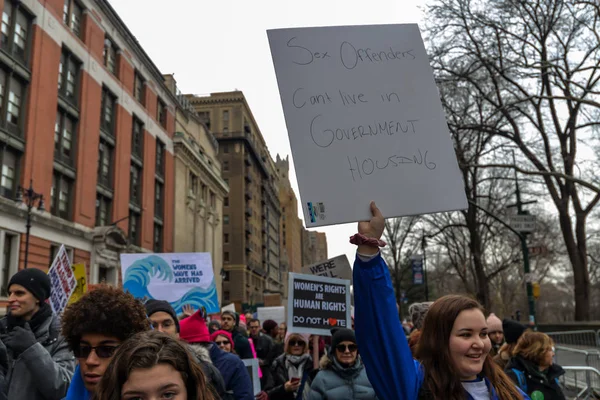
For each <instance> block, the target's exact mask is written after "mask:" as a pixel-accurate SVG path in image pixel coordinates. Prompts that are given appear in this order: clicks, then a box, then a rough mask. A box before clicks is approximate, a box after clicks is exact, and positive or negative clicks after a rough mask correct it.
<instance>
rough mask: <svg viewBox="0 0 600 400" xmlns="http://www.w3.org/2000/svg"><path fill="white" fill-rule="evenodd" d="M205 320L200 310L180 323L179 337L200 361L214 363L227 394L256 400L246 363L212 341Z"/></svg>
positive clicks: (202, 311) (245, 399)
mask: <svg viewBox="0 0 600 400" xmlns="http://www.w3.org/2000/svg"><path fill="white" fill-rule="evenodd" d="M205 318H206V315H205V313H204V310H198V311H196V312H195V313H194V314H192V316H191V317H188V318H185V319H182V320H181V321H179V325H180V331H179V337H180V338H181V340H184V341H186V342H187V343H189V345H190V350H191V352H192V354H194V355H195V356H196V357H197V358H198V359H201V360H206V359H207V358H208V359H209V360H210V361H212V364H213V365H214V366H215V367H216V368H217V369H218V370H219V372H220V374H221V376H222V377H223V381H224V385H225V391H226V392H227V393H233V395H234V398H235V399H236V400H237V399H240V400H254V392H253V390H252V382H251V380H250V376H249V375H248V371H247V370H246V366H245V365H244V362H243V361H242V360H241V359H240V358H239V357H238V356H236V355H235V354H231V353H227V352H225V351H223V350H221V349H219V347H218V346H217V345H215V344H214V343H213V342H212V341H211V338H210V333H209V332H208V326H207V325H206V319H205ZM221 397H223V396H221Z"/></svg>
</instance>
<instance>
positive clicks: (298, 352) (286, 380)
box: [265, 332, 313, 400]
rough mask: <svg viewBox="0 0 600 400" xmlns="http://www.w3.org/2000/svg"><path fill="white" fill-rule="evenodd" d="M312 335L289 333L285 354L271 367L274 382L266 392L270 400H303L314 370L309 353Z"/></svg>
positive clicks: (285, 342)
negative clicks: (303, 392) (306, 386)
mask: <svg viewBox="0 0 600 400" xmlns="http://www.w3.org/2000/svg"><path fill="white" fill-rule="evenodd" d="M309 339H310V335H308V334H300V333H291V332H288V333H287V334H286V336H285V341H284V351H283V354H282V355H281V356H279V357H277V358H276V359H275V361H274V362H273V365H272V366H271V374H272V382H271V384H270V385H269V387H267V388H265V391H266V392H267V394H268V395H269V400H294V399H300V398H302V391H303V388H304V385H305V383H306V380H307V379H308V377H309V376H310V373H311V372H312V370H313V361H312V357H311V356H310V354H309V352H308V349H309V347H308V341H309Z"/></svg>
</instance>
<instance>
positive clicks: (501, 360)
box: [494, 318, 527, 369]
mask: <svg viewBox="0 0 600 400" xmlns="http://www.w3.org/2000/svg"><path fill="white" fill-rule="evenodd" d="M526 329H527V327H526V326H525V325H523V324H521V323H519V322H517V321H513V320H511V319H508V318H505V319H504V320H502V331H503V332H504V339H505V340H506V343H504V344H503V345H502V347H500V349H499V350H498V354H497V355H496V356H495V357H494V361H495V362H496V364H498V365H499V366H500V368H502V369H504V368H505V367H506V366H507V365H508V362H509V361H510V359H511V357H512V353H513V350H514V348H515V346H516V345H517V341H518V340H519V338H520V337H521V335H522V334H523V332H525V330H526Z"/></svg>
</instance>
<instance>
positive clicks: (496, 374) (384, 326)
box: [351, 203, 529, 400]
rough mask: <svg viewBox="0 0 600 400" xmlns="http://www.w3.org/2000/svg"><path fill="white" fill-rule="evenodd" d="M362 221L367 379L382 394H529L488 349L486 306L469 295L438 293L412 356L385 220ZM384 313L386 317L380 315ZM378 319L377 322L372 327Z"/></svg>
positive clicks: (359, 267)
mask: <svg viewBox="0 0 600 400" xmlns="http://www.w3.org/2000/svg"><path fill="white" fill-rule="evenodd" d="M371 213H372V215H373V217H372V218H371V220H370V221H366V222H360V223H359V224H358V234H357V235H354V236H353V237H352V238H351V243H353V244H356V245H358V251H357V257H356V261H355V263H354V270H353V274H354V301H355V307H356V308H355V316H356V339H357V343H358V348H359V350H360V352H361V355H362V357H363V361H364V363H365V368H366V371H367V375H368V376H369V380H370V382H371V384H372V385H373V388H374V389H375V392H376V394H377V398H378V399H380V400H422V399H426V400H430V399H431V400H465V399H469V400H483V399H485V400H517V399H519V400H520V399H527V400H529V397H528V396H527V395H526V394H524V393H523V392H522V391H521V390H519V389H518V388H517V387H516V386H515V385H514V383H513V382H512V381H511V379H510V378H509V377H508V376H506V374H505V373H504V372H503V371H502V370H501V369H500V368H499V367H498V366H497V365H496V364H495V363H494V362H493V361H492V359H491V357H490V356H489V352H490V349H491V347H492V344H491V342H490V339H489V337H488V335H487V332H488V326H487V323H486V319H485V316H484V313H483V308H482V307H481V305H480V304H479V303H478V302H477V301H476V300H473V299H471V298H469V297H465V296H455V295H450V296H444V297H442V298H440V299H438V300H437V301H435V302H434V303H433V304H432V305H431V307H430V308H429V311H428V312H427V315H426V316H425V320H424V321H423V329H422V332H421V339H420V340H419V344H418V346H417V354H416V358H417V360H418V361H416V360H414V359H413V357H412V354H411V352H410V349H409V347H408V343H407V341H406V336H405V335H404V332H403V330H402V326H401V324H400V321H399V320H398V317H397V309H396V299H395V296H394V288H393V286H392V280H391V277H390V272H389V268H388V266H387V264H386V263H385V261H384V260H383V258H382V257H381V253H380V251H379V247H381V246H384V245H385V244H384V243H382V241H381V240H380V239H381V236H382V234H383V230H384V227H385V220H384V218H383V215H382V214H381V211H379V209H378V208H377V207H376V206H375V203H371ZM381 321H384V323H381ZM374 327H377V328H374Z"/></svg>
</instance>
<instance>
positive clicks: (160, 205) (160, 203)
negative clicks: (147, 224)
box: [154, 181, 164, 219]
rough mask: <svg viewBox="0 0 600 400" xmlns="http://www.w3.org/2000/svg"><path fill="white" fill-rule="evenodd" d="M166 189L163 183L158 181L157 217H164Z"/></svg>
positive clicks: (155, 213)
mask: <svg viewBox="0 0 600 400" xmlns="http://www.w3.org/2000/svg"><path fill="white" fill-rule="evenodd" d="M163 192H164V189H163V185H162V183H160V182H159V181H156V185H155V187H154V216H155V217H157V218H161V219H162V218H163V208H164V202H163V197H164V193H163Z"/></svg>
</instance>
